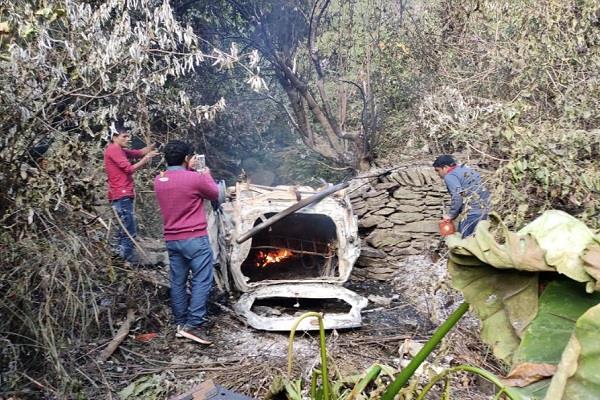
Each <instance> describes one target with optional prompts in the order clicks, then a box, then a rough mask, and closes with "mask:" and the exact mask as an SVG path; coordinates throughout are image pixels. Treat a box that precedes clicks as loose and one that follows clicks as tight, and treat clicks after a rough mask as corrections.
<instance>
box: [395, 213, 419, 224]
mask: <svg viewBox="0 0 600 400" xmlns="http://www.w3.org/2000/svg"><path fill="white" fill-rule="evenodd" d="M422 219H424V216H423V214H421V213H403V212H397V213H394V214H392V215H390V216H389V217H388V220H389V221H391V222H393V223H395V224H406V223H408V222H414V221H420V220H422Z"/></svg>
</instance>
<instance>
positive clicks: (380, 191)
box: [363, 190, 387, 199]
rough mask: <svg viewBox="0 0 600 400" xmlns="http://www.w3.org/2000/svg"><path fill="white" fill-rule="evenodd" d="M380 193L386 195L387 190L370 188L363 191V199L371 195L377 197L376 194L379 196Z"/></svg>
mask: <svg viewBox="0 0 600 400" xmlns="http://www.w3.org/2000/svg"><path fill="white" fill-rule="evenodd" d="M381 195H387V192H386V191H384V190H370V191H368V192H365V193H364V194H363V197H364V198H365V199H370V198H372V197H377V196H381Z"/></svg>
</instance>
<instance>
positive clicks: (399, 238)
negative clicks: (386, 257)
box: [367, 229, 410, 248]
mask: <svg viewBox="0 0 600 400" xmlns="http://www.w3.org/2000/svg"><path fill="white" fill-rule="evenodd" d="M406 240H410V235H409V234H407V233H404V232H395V231H393V230H390V229H375V230H374V231H373V232H371V234H370V235H369V236H367V243H369V244H370V245H371V246H373V247H376V248H377V247H382V246H394V245H396V244H398V243H400V242H404V241H406Z"/></svg>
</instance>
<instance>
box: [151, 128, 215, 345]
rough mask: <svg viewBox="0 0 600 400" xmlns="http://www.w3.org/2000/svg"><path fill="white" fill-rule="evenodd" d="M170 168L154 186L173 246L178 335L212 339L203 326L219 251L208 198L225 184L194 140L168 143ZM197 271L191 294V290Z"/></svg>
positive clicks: (170, 247) (173, 306)
mask: <svg viewBox="0 0 600 400" xmlns="http://www.w3.org/2000/svg"><path fill="white" fill-rule="evenodd" d="M164 155H165V161H166V162H167V171H166V172H161V173H160V175H158V176H157V177H156V178H155V179H154V191H155V192H156V198H157V199H158V205H159V206H160V212H161V215H162V220H163V224H164V237H165V241H166V244H167V250H168V252H169V265H170V277H169V278H170V283H171V309H172V311H173V315H174V318H175V324H176V325H177V334H176V335H177V336H178V337H185V338H188V339H191V340H194V341H195V342H198V343H201V344H206V345H208V344H211V341H210V340H209V339H208V338H207V336H206V331H205V329H204V327H203V325H202V324H203V322H204V316H205V315H206V301H207V300H208V295H209V292H210V289H211V286H212V280H213V254H212V250H211V247H210V243H209V241H208V233H207V230H206V228H207V224H206V215H205V213H204V200H209V201H212V200H217V198H218V197H219V188H218V186H217V184H216V183H215V181H214V180H213V178H212V176H211V175H210V171H209V170H208V169H207V168H204V169H203V170H202V171H196V166H197V163H198V160H197V159H196V156H194V152H193V149H192V148H191V146H190V145H188V144H187V143H185V142H182V141H179V140H173V141H171V142H169V143H167V145H166V146H165V149H164ZM190 271H191V285H190V286H191V290H190V292H191V294H188V293H187V281H188V275H190Z"/></svg>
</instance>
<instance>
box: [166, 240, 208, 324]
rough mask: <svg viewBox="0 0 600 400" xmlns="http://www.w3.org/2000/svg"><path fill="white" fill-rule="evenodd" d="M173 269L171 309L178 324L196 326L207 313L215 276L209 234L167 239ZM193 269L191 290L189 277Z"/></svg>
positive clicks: (171, 277)
mask: <svg viewBox="0 0 600 400" xmlns="http://www.w3.org/2000/svg"><path fill="white" fill-rule="evenodd" d="M167 250H168V251H169V264H170V269H171V274H170V275H171V276H170V280H171V310H172V311H173V316H174V317H175V323H176V324H177V325H183V326H185V327H188V328H195V327H198V326H200V325H201V324H202V322H203V319H204V316H205V315H206V301H207V300H208V295H209V293H210V289H211V286H212V280H213V256H212V250H211V247H210V243H209V241H208V236H202V237H197V238H192V239H183V240H169V241H167ZM190 271H191V285H190V292H191V294H188V292H187V281H188V276H189V274H190Z"/></svg>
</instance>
